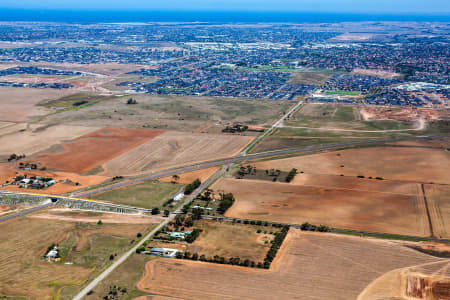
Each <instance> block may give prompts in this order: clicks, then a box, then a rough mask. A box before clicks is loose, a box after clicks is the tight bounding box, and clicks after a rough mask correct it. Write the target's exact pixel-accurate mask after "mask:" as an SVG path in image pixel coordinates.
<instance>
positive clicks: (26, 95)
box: [0, 87, 73, 122]
mask: <svg viewBox="0 0 450 300" xmlns="http://www.w3.org/2000/svg"><path fill="white" fill-rule="evenodd" d="M71 93H73V91H68V90H54V89H33V88H9V87H0V106H1V108H2V110H1V112H2V113H1V115H0V121H10V122H24V121H28V120H30V119H31V118H32V117H36V116H42V115H45V114H47V113H48V110H47V109H46V108H43V107H39V106H37V104H38V103H39V102H41V101H43V100H50V99H57V98H60V97H62V96H66V95H69V94H71Z"/></svg>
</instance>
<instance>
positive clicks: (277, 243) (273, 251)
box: [264, 226, 289, 269]
mask: <svg viewBox="0 0 450 300" xmlns="http://www.w3.org/2000/svg"><path fill="white" fill-rule="evenodd" d="M288 231H289V226H284V227H283V228H282V229H281V231H280V232H277V233H275V239H274V240H273V242H272V246H271V247H270V249H269V251H268V252H267V254H266V258H264V268H265V269H269V268H270V264H271V263H272V261H273V259H274V258H275V256H276V255H277V252H278V249H280V247H281V244H283V241H284V239H285V238H286V235H287V233H288Z"/></svg>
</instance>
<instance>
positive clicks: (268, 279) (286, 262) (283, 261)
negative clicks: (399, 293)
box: [137, 229, 437, 300]
mask: <svg viewBox="0 0 450 300" xmlns="http://www.w3.org/2000/svg"><path fill="white" fill-rule="evenodd" d="M436 260H437V259H435V258H432V257H430V256H427V255H424V254H421V253H418V252H416V251H413V250H410V249H408V248H406V247H403V246H401V245H399V244H397V243H391V242H386V241H380V240H371V239H366V238H358V237H348V236H339V235H331V234H316V233H301V232H300V231H298V230H292V229H291V232H290V233H289V234H288V237H287V239H286V240H285V242H284V243H283V246H282V248H281V249H280V251H279V253H278V255H277V258H276V259H275V261H274V263H273V264H272V268H271V269H270V270H260V269H250V268H244V267H234V266H228V265H218V264H212V263H203V262H194V261H186V260H175V259H156V260H152V261H150V262H148V263H147V265H146V273H145V276H144V277H143V278H142V279H141V280H140V281H139V283H138V285H137V287H138V288H139V289H140V290H141V291H143V292H147V293H152V294H157V295H161V296H168V297H170V296H172V297H179V298H188V299H299V297H300V298H301V299H305V300H308V299H336V300H337V299H346V300H347V299H356V297H357V296H358V294H359V293H360V292H361V291H362V290H363V289H364V287H366V286H367V285H368V284H369V283H370V282H371V281H372V280H373V279H375V278H377V277H379V276H380V275H382V274H384V273H386V272H388V271H390V270H392V269H395V268H401V267H406V266H409V265H414V264H421V263H428V262H433V261H436ZM330 270H332V271H330ZM186 279H188V280H186Z"/></svg>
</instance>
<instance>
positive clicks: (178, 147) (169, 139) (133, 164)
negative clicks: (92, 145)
mask: <svg viewBox="0 0 450 300" xmlns="http://www.w3.org/2000/svg"><path fill="white" fill-rule="evenodd" d="M252 139H253V138H252V137H248V136H238V135H216V134H204V133H190V134H186V133H184V132H174V131H168V132H165V133H163V134H161V135H160V136H158V137H156V138H154V139H153V140H151V141H148V142H146V143H144V144H142V145H140V146H138V147H136V148H134V149H132V150H131V151H128V152H126V153H124V154H122V155H120V156H118V157H116V158H114V159H112V160H110V161H108V162H107V163H105V164H104V165H103V166H102V167H103V169H104V170H105V172H103V173H100V174H102V175H117V174H120V175H127V174H135V173H140V172H144V171H148V170H157V169H162V168H169V167H175V166H181V165H185V164H191V163H196V162H201V161H207V160H213V159H220V158H226V157H230V156H233V155H236V154H238V153H239V151H240V150H241V149H242V148H244V147H245V146H246V145H247V144H248V143H250V142H251V141H252Z"/></svg>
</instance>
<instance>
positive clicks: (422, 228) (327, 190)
mask: <svg viewBox="0 0 450 300" xmlns="http://www.w3.org/2000/svg"><path fill="white" fill-rule="evenodd" d="M356 180H358V179H356ZM360 180H364V179H360ZM212 189H214V190H223V191H225V192H226V193H233V195H234V196H235V198H236V202H235V203H234V205H233V206H232V207H231V208H230V209H229V210H228V211H227V212H226V214H225V215H226V216H227V217H233V218H244V219H253V220H254V219H257V220H262V221H273V222H282V223H291V224H302V223H304V222H309V223H312V224H316V225H320V224H323V225H327V226H329V227H336V228H343V229H357V230H366V231H373V232H383V233H397V234H407V235H417V236H429V235H430V232H429V228H428V226H427V218H426V211H425V207H424V204H423V199H422V198H421V197H420V196H419V195H418V193H417V192H416V194H400V193H391V192H388V191H384V192H380V191H370V190H367V188H366V190H364V189H357V188H356V189H355V188H354V187H353V188H352V187H349V188H346V187H345V186H340V187H339V186H337V187H336V186H335V187H329V186H328V187H320V186H309V185H296V184H290V183H278V182H267V181H259V180H246V179H229V178H224V179H220V180H219V181H217V182H216V183H215V184H214V185H213V187H212Z"/></svg>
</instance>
